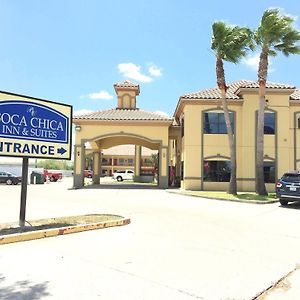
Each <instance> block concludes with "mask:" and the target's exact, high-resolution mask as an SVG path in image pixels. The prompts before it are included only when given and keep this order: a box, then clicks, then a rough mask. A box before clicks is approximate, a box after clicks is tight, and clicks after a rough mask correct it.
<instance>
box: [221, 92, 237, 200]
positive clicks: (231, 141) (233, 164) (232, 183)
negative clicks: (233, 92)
mask: <svg viewBox="0 0 300 300" xmlns="http://www.w3.org/2000/svg"><path fill="white" fill-rule="evenodd" d="M221 94H222V106H223V111H224V117H225V123H226V128H227V135H228V142H229V151H230V163H231V173H230V181H229V189H228V193H229V194H233V195H236V194H237V183H236V150H235V140H234V136H233V130H232V127H231V122H230V116H229V110H228V104H227V100H226V92H225V90H222V91H221Z"/></svg>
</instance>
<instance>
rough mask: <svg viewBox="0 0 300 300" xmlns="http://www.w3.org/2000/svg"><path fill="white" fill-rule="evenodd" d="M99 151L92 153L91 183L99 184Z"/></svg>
mask: <svg viewBox="0 0 300 300" xmlns="http://www.w3.org/2000/svg"><path fill="white" fill-rule="evenodd" d="M100 172H101V152H94V153H93V183H94V184H100Z"/></svg>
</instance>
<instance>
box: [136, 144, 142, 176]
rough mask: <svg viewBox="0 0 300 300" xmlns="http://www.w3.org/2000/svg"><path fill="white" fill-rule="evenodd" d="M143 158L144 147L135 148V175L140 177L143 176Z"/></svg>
mask: <svg viewBox="0 0 300 300" xmlns="http://www.w3.org/2000/svg"><path fill="white" fill-rule="evenodd" d="M141 156H142V147H141V146H137V145H136V146H135V164H134V175H135V176H136V177H139V176H140V175H141Z"/></svg>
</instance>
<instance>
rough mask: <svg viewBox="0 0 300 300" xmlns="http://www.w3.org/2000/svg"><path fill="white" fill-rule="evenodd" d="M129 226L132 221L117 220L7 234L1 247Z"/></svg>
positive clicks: (0, 240)
mask: <svg viewBox="0 0 300 300" xmlns="http://www.w3.org/2000/svg"><path fill="white" fill-rule="evenodd" d="M128 224H130V219H129V218H123V219H121V220H116V221H103V222H98V223H91V224H84V225H74V226H67V227H59V228H53V229H45V230H36V231H32V232H24V233H14V234H7V235H4V236H0V245H4V244H9V243H16V242H24V241H31V240H37V239H42V238H46V237H53V236H59V235H65V234H70V233H77V232H82V231H87V230H95V229H103V228H109V227H115V226H123V225H128Z"/></svg>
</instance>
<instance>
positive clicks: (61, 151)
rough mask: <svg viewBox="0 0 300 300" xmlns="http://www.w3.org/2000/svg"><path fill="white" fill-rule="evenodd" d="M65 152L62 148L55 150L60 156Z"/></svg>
mask: <svg viewBox="0 0 300 300" xmlns="http://www.w3.org/2000/svg"><path fill="white" fill-rule="evenodd" d="M66 152H67V150H66V149H65V148H63V147H61V148H58V149H57V153H60V155H63V154H64V153H66Z"/></svg>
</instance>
